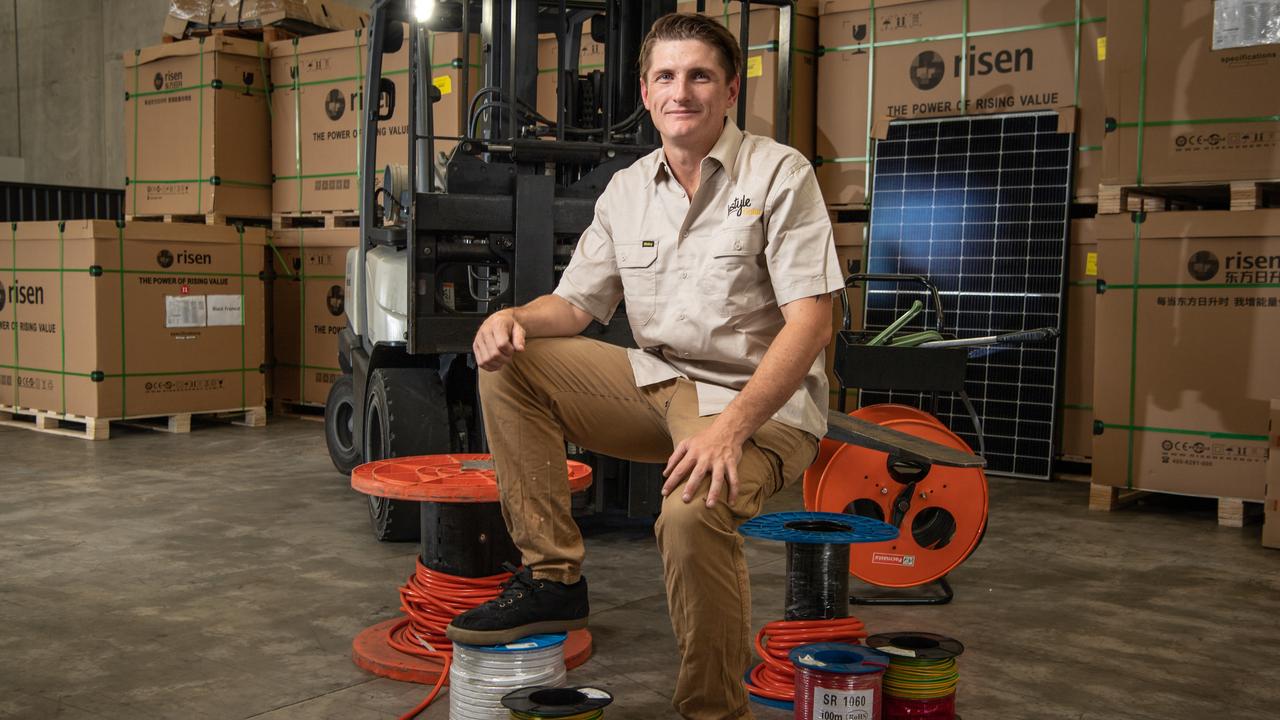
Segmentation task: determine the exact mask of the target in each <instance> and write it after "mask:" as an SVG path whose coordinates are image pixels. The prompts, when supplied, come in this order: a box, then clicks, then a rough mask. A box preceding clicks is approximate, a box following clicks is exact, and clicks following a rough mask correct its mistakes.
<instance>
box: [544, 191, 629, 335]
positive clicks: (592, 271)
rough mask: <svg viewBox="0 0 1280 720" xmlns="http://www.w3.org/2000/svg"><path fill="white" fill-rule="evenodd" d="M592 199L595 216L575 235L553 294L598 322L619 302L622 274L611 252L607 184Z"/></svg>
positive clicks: (610, 315) (603, 321) (606, 319)
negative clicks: (594, 203) (574, 240)
mask: <svg viewBox="0 0 1280 720" xmlns="http://www.w3.org/2000/svg"><path fill="white" fill-rule="evenodd" d="M611 187H612V184H610V185H609V187H608V188H606V189H605V191H604V192H603V193H601V195H600V198H599V199H598V200H596V210H595V217H594V218H593V219H592V221H591V225H590V227H588V228H587V229H586V231H585V232H583V233H582V237H581V238H579V239H578V247H577V248H576V249H574V251H573V257H572V258H571V259H570V260H569V267H567V268H565V271H564V273H563V274H562V275H561V276H560V284H559V285H557V286H556V289H555V294H556V295H558V296H560V297H561V298H564V299H565V300H566V301H567V302H568V303H569V304H570V305H573V306H574V307H576V308H578V309H579V310H582V311H583V312H585V313H587V314H588V315H590V316H591V317H593V318H595V319H596V320H597V321H599V322H600V323H602V324H607V323H608V322H609V320H610V318H612V317H613V313H614V312H615V311H616V310H617V309H618V303H620V302H622V278H621V277H620V276H619V275H618V262H617V259H616V258H615V257H614V254H613V229H612V228H611V227H610V225H609V214H608V210H607V208H608V203H609V195H610V192H609V188H611Z"/></svg>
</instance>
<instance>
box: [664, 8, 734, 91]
mask: <svg viewBox="0 0 1280 720" xmlns="http://www.w3.org/2000/svg"><path fill="white" fill-rule="evenodd" d="M668 40H701V41H702V42H704V43H706V44H708V45H710V46H711V47H713V48H715V49H716V52H718V53H719V54H720V64H721V66H723V67H724V71H725V81H726V82H732V81H733V79H734V78H735V77H737V76H738V75H739V74H741V72H742V48H741V47H739V46H738V41H737V39H735V38H734V37H733V33H731V32H729V30H728V29H727V28H725V26H723V25H721V24H720V23H718V22H716V21H715V20H712V19H711V18H709V17H707V16H705V15H694V14H692V13H671V14H670V15H663V16H662V17H660V18H658V20H657V22H655V23H654V24H653V27H652V28H650V29H649V34H648V35H645V36H644V42H643V43H641V45H640V78H641V79H642V80H645V79H647V78H646V76H647V75H648V73H649V60H650V58H651V56H652V55H653V46H654V45H655V44H657V43H658V42H660V41H668Z"/></svg>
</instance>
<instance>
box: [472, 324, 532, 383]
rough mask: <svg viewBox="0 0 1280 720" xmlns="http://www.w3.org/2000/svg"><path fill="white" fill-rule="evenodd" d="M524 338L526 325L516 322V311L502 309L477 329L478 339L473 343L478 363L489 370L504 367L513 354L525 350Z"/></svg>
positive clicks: (473, 350)
mask: <svg viewBox="0 0 1280 720" xmlns="http://www.w3.org/2000/svg"><path fill="white" fill-rule="evenodd" d="M524 338H525V331H524V326H522V325H521V324H520V323H518V322H516V318H515V313H513V312H512V311H510V310H500V311H498V312H496V313H494V314H492V315H490V316H489V317H488V318H486V319H485V321H484V324H482V325H481V326H480V329H479V330H477V331H476V339H475V341H474V342H472V343H471V351H472V352H474V353H475V354H476V365H479V366H480V368H481V369H483V370H489V371H493V370H500V369H502V366H504V365H506V364H507V363H508V362H510V361H511V358H512V356H513V355H515V354H516V353H517V352H520V351H521V350H524Z"/></svg>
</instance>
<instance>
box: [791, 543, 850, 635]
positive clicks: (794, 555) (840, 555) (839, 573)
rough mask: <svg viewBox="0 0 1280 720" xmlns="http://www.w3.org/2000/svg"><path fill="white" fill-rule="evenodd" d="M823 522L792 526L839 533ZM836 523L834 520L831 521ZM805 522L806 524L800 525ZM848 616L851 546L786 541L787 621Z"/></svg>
mask: <svg viewBox="0 0 1280 720" xmlns="http://www.w3.org/2000/svg"><path fill="white" fill-rule="evenodd" d="M823 524H824V521H800V522H793V523H790V524H789V525H788V527H791V528H792V529H797V530H811V531H814V532H823V531H826V532H837V531H840V530H845V529H846V528H844V527H838V526H837V527H832V528H822V527H816V526H818V525H823ZM829 524H830V525H833V526H834V525H835V523H829ZM800 525H803V526H805V527H797V526H800ZM848 616H849V546H848V545H847V544H843V543H841V544H834V543H833V544H821V545H819V544H816V543H795V542H789V543H787V595H786V606H785V609H784V611H783V617H784V618H785V619H787V620H830V619H832V618H842V617H848Z"/></svg>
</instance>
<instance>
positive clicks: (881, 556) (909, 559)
mask: <svg viewBox="0 0 1280 720" xmlns="http://www.w3.org/2000/svg"><path fill="white" fill-rule="evenodd" d="M871 563H872V564H873V565H899V566H901V567H915V566H916V556H915V555H899V554H898V553H885V552H878V553H871Z"/></svg>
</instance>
